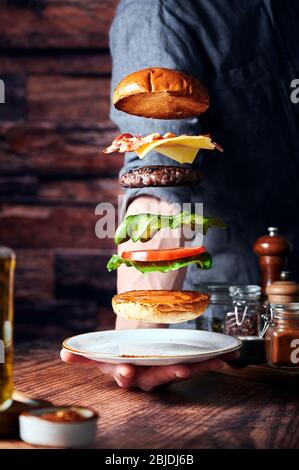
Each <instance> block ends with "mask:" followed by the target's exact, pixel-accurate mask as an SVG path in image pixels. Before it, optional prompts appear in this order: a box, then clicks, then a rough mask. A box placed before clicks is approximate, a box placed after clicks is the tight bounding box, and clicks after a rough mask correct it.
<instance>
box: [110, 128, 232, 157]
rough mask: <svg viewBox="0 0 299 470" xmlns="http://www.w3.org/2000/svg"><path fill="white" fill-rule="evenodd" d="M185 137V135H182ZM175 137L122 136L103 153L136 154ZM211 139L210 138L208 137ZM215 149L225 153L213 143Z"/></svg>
mask: <svg viewBox="0 0 299 470" xmlns="http://www.w3.org/2000/svg"><path fill="white" fill-rule="evenodd" d="M182 135H185V134H182ZM173 137H177V136H176V134H173V133H172V132H166V134H164V135H161V134H159V132H154V133H153V134H149V135H147V136H145V137H142V136H141V135H132V134H121V135H118V136H117V137H115V139H114V140H113V142H112V144H111V145H110V146H109V147H107V148H105V149H104V150H103V153H113V152H119V153H125V152H134V151H135V150H138V149H139V147H141V146H142V145H145V144H150V143H152V142H154V141H156V140H161V139H170V138H173ZM208 137H209V136H208ZM213 144H214V145H215V148H216V149H217V150H219V151H220V152H223V148H222V147H220V145H218V144H216V143H215V142H213Z"/></svg>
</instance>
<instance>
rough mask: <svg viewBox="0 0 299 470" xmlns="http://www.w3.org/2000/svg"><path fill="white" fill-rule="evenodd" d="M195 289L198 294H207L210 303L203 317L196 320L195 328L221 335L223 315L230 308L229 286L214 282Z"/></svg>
mask: <svg viewBox="0 0 299 470" xmlns="http://www.w3.org/2000/svg"><path fill="white" fill-rule="evenodd" d="M197 288H198V290H199V291H200V292H205V293H207V294H209V296H210V303H209V306H208V308H207V309H206V310H205V312H204V313H203V315H201V316H200V317H198V318H197V319H196V328H197V329H198V330H206V331H215V332H216V333H222V332H223V321H224V318H225V315H226V313H227V312H228V311H229V310H231V308H232V299H231V296H230V294H229V288H230V285H229V284H225V283H223V282H214V283H213V284H212V283H211V284H200V285H198V286H197Z"/></svg>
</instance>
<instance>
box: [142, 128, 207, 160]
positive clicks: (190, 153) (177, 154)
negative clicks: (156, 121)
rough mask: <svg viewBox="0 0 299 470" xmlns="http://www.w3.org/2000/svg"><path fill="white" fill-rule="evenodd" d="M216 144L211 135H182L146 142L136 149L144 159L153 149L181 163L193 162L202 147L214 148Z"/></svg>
mask: <svg viewBox="0 0 299 470" xmlns="http://www.w3.org/2000/svg"><path fill="white" fill-rule="evenodd" d="M214 148H215V144H213V142H212V141H211V139H210V137H207V136H204V135H181V136H179V137H170V138H169V139H160V140H155V141H154V142H151V143H150V144H144V145H142V146H141V147H139V149H138V150H136V153H137V155H138V156H139V158H141V159H143V158H144V157H145V155H147V154H148V152H150V151H151V150H156V152H159V153H161V154H162V155H166V157H169V158H172V160H175V161H176V162H179V163H193V161H194V159H195V157H196V155H197V153H198V151H199V150H200V149H207V150H214Z"/></svg>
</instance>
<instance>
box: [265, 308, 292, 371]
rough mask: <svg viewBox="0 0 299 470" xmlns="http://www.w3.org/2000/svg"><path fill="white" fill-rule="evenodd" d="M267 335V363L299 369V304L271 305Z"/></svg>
mask: <svg viewBox="0 0 299 470" xmlns="http://www.w3.org/2000/svg"><path fill="white" fill-rule="evenodd" d="M269 311H270V317H269V318H268V327H267V329H266V334H265V346H266V358H267V363H268V364H269V365H270V366H273V367H282V368H292V369H293V368H298V369H299V303H298V302H295V303H289V304H284V305H283V304H282V305H271V307H270V309H269Z"/></svg>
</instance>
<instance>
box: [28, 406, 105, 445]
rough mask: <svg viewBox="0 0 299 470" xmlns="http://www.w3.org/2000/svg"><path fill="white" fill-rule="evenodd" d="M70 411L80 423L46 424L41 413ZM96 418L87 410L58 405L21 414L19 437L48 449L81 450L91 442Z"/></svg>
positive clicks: (48, 421) (51, 422) (59, 422)
mask: <svg viewBox="0 0 299 470" xmlns="http://www.w3.org/2000/svg"><path fill="white" fill-rule="evenodd" d="M70 410H71V411H74V412H76V413H78V414H80V415H81V416H82V417H83V418H84V419H82V420H80V421H50V420H49V419H45V418H44V417H42V415H44V414H49V413H51V414H52V413H53V414H54V413H57V412H59V411H70ZM97 419H98V415H97V413H95V412H94V411H92V410H90V409H89V408H82V407H80V406H60V407H51V408H39V409H37V410H31V411H25V412H23V413H21V415H20V417H19V423H20V437H21V439H22V440H23V441H24V442H27V443H28V444H32V445H38V446H49V447H82V446H85V445H88V444H90V443H91V442H93V441H94V439H95V436H96V430H97Z"/></svg>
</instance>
